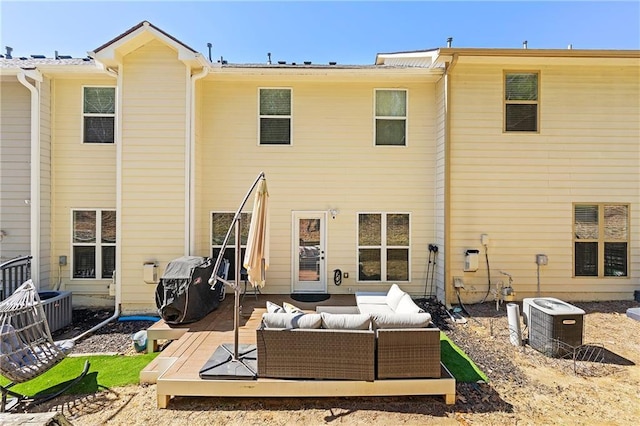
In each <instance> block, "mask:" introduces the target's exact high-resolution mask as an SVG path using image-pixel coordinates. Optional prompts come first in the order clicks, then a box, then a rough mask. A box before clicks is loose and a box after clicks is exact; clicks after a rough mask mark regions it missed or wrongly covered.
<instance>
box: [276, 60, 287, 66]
mask: <svg viewBox="0 0 640 426" xmlns="http://www.w3.org/2000/svg"><path fill="white" fill-rule="evenodd" d="M286 63H287V61H278V65H284V64H286Z"/></svg>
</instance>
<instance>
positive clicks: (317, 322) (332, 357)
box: [256, 284, 441, 381]
mask: <svg viewBox="0 0 640 426" xmlns="http://www.w3.org/2000/svg"><path fill="white" fill-rule="evenodd" d="M356 303H357V309H354V313H330V312H321V313H302V312H267V313H265V314H264V315H263V317H262V322H261V325H260V327H259V328H258V329H257V331H256V333H257V336H256V340H257V349H258V377H272V378H289V379H327V380H330V379H331V380H340V379H342V380H365V381H373V380H380V379H411V378H415V379H419V378H420V379H424V378H440V377H441V367H440V330H439V329H438V328H436V327H434V326H433V324H432V323H431V315H430V314H429V313H427V312H424V311H422V309H420V308H419V307H418V306H417V305H416V304H415V303H414V302H413V300H411V297H410V296H409V295H408V294H407V293H405V292H404V291H402V290H401V289H400V288H399V287H398V286H397V285H395V284H394V285H393V286H392V287H391V288H390V289H389V291H388V292H386V293H371V292H358V293H356ZM356 312H357V313H356Z"/></svg>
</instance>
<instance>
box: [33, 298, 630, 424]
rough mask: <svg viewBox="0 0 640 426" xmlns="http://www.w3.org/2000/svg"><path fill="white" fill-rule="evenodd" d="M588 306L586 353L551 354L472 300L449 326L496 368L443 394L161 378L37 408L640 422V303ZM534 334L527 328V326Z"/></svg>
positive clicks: (241, 416)
mask: <svg viewBox="0 0 640 426" xmlns="http://www.w3.org/2000/svg"><path fill="white" fill-rule="evenodd" d="M575 305H577V306H579V307H580V308H582V309H584V310H585V311H586V315H585V316H584V323H585V327H584V343H585V344H586V348H587V349H588V352H580V353H579V356H578V358H579V359H578V360H576V361H574V360H572V359H557V358H550V357H547V356H545V355H543V354H541V353H540V352H538V351H536V350H534V349H532V348H531V347H530V346H528V345H524V346H522V347H516V346H513V345H512V344H511V343H510V341H509V331H508V323H507V317H506V308H505V306H501V307H500V309H499V310H496V307H495V304H493V303H485V304H481V305H473V306H467V307H466V308H467V310H468V311H469V313H470V317H469V318H467V323H466V324H464V325H454V324H452V323H447V322H443V323H442V324H440V326H441V328H443V329H445V332H446V333H447V334H448V335H449V337H451V339H452V340H453V341H454V342H456V344H458V345H459V346H460V347H461V348H463V349H464V350H465V352H467V354H469V356H470V357H471V358H472V359H473V360H474V362H476V364H477V365H478V366H479V367H480V368H481V369H482V370H483V371H484V372H485V373H486V374H487V375H488V376H489V378H490V382H489V383H488V384H485V383H458V384H457V400H456V404H455V405H451V406H447V405H445V404H444V401H443V398H441V397H431V396H429V397H427V396H425V397H393V398H383V397H378V398H369V397H366V398H324V399H238V398H196V397H177V398H174V399H172V400H171V402H170V404H169V407H168V409H164V410H160V409H157V408H156V398H155V386H130V387H124V388H116V389H111V390H108V391H106V392H102V393H98V394H95V395H88V396H83V397H77V396H75V397H65V398H59V399H57V400H56V401H55V403H50V404H49V405H47V406H44V405H43V406H39V407H35V408H34V409H33V411H46V410H56V411H61V412H62V413H63V414H64V415H65V417H66V418H67V419H69V420H70V421H71V422H72V423H73V424H74V425H148V424H160V425H164V424H171V425H187V424H188V425H190V426H192V425H193V426H195V425H241V424H242V425H247V424H260V425H293V424H304V425H320V424H340V425H342V424H348V425H400V424H403V425H418V424H419V425H430V424H445V425H446V424H456V425H457V424H462V425H514V424H518V425H593V424H598V425H632V424H640V403H639V401H640V366H639V365H640V322H638V321H634V320H632V319H630V318H628V317H627V316H626V314H625V313H626V310H627V308H630V307H637V306H639V304H638V303H637V302H590V303H575ZM523 334H524V336H525V337H526V329H525V328H524V327H523Z"/></svg>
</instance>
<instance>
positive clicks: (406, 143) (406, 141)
mask: <svg viewBox="0 0 640 426" xmlns="http://www.w3.org/2000/svg"><path fill="white" fill-rule="evenodd" d="M383 91H391V92H405V98H404V100H405V106H404V110H405V115H404V117H399V116H386V115H380V116H378V115H377V114H376V105H377V100H378V92H383ZM378 119H380V120H404V144H403V145H387V144H385V145H378V144H377V143H376V141H377V138H378V135H377V130H376V129H377V126H376V124H377V122H378ZM373 146H374V147H378V148H380V147H382V148H384V147H387V148H404V147H408V146H409V89H405V88H402V87H396V88H390V87H387V88H375V89H373Z"/></svg>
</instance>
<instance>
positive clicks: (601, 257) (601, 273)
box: [571, 202, 631, 279]
mask: <svg viewBox="0 0 640 426" xmlns="http://www.w3.org/2000/svg"><path fill="white" fill-rule="evenodd" d="M576 206H597V207H598V238H581V239H578V238H577V237H576ZM608 206H625V207H626V208H627V238H626V239H625V240H616V239H612V238H606V237H605V228H606V227H605V223H604V208H605V207H608ZM571 209H572V210H571V219H572V224H571V226H572V228H573V241H572V247H571V252H572V256H573V262H572V265H571V267H572V276H573V278H579V279H582V278H586V279H601V278H605V279H610V278H615V279H629V278H630V275H629V266H630V261H631V257H630V254H631V227H630V226H631V205H630V204H628V203H606V202H605V203H589V202H579V203H573V205H572V206H571ZM623 242H624V243H627V252H626V256H627V259H626V261H627V262H626V263H627V270H626V273H627V274H626V275H622V276H615V275H605V250H604V246H605V243H623ZM576 243H597V244H598V260H597V262H598V263H597V265H596V266H597V270H598V274H597V275H576Z"/></svg>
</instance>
